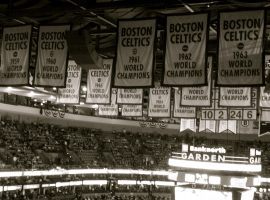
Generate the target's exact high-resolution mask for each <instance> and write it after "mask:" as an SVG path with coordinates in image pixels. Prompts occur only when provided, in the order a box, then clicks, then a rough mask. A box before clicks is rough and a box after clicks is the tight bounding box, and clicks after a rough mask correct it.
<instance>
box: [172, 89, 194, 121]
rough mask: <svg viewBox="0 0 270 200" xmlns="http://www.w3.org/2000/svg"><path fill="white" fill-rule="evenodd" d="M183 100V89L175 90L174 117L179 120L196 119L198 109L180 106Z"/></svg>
mask: <svg viewBox="0 0 270 200" xmlns="http://www.w3.org/2000/svg"><path fill="white" fill-rule="evenodd" d="M180 99H181V89H179V88H175V89H174V107H173V117H177V118H196V108H195V107H187V106H180Z"/></svg>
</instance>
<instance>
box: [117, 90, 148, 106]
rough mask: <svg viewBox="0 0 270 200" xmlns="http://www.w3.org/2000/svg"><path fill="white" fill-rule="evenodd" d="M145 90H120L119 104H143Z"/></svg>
mask: <svg viewBox="0 0 270 200" xmlns="http://www.w3.org/2000/svg"><path fill="white" fill-rule="evenodd" d="M142 101H143V89H118V91H117V103H118V104H142Z"/></svg>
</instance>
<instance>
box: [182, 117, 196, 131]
mask: <svg viewBox="0 0 270 200" xmlns="http://www.w3.org/2000/svg"><path fill="white" fill-rule="evenodd" d="M185 130H191V131H193V132H194V133H196V119H185V118H181V121H180V132H183V131H185Z"/></svg>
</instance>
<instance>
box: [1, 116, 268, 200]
mask: <svg viewBox="0 0 270 200" xmlns="http://www.w3.org/2000/svg"><path fill="white" fill-rule="evenodd" d="M0 132H1V137H0V170H1V169H2V170H7V169H8V170H12V169H14V170H15V169H16V170H18V169H19V170H25V169H52V168H57V167H61V168H65V169H68V168H113V169H114V168H126V169H147V170H166V169H168V165H167V162H168V158H169V157H170V156H171V152H174V151H180V150H181V144H182V143H188V144H193V145H205V146H210V147H211V146H213V147H217V146H223V147H225V148H226V149H227V153H230V154H231V155H241V153H243V152H245V153H246V151H248V149H249V148H250V147H259V148H261V149H262V152H263V155H262V161H263V166H264V167H263V173H265V174H268V175H269V174H270V171H269V169H268V168H267V166H269V163H268V160H269V158H270V155H268V154H269V151H268V150H269V148H270V145H269V144H268V143H263V142H260V141H252V142H245V141H224V140H210V139H206V138H204V137H194V136H192V137H191V136H190V135H189V134H185V135H181V136H180V135H179V136H176V135H161V134H144V133H137V134H134V133H129V132H126V131H123V132H116V131H111V132H103V131H101V130H98V129H86V128H74V127H61V126H55V125H50V124H39V123H31V124H26V123H20V122H16V121H7V120H2V121H0ZM77 178H79V179H80V180H81V178H82V177H77ZM84 178H87V177H84ZM91 178H93V177H91ZM95 178H96V179H97V178H101V179H102V178H105V179H107V178H108V177H102V175H99V177H95ZM133 178H134V177H133ZM135 178H137V179H140V178H141V177H135ZM36 179H37V180H35V178H29V179H28V178H18V179H0V185H6V184H8V185H16V184H25V183H33V182H34V183H39V182H43V183H44V182H46V180H45V179H43V178H41V180H39V179H40V177H37V178H36ZM71 179H72V180H74V179H75V180H76V177H71ZM50 181H52V180H50ZM55 182H56V181H55ZM121 187H122V186H121ZM121 187H118V188H115V189H114V190H113V192H111V190H109V191H108V190H107V189H104V188H103V189H102V187H98V188H94V189H93V187H91V188H86V189H85V188H83V186H81V187H80V190H78V189H77V187H76V188H75V187H67V188H64V187H63V188H53V189H48V190H42V191H40V190H38V191H37V190H25V191H21V190H19V191H13V192H2V193H0V199H13V200H17V199H22V200H23V199H27V200H32V199H40V200H46V199H72V200H74V199H82V200H89V199H90V200H106V199H115V200H170V198H171V197H170V196H162V195H161V194H167V193H171V191H161V190H160V189H159V191H158V194H160V195H156V196H155V195H154V193H155V191H154V190H156V188H155V189H153V191H152V189H151V188H149V187H147V188H136V187H133V186H131V187H128V188H125V187H124V186H123V187H124V188H121ZM145 189H146V190H145ZM149 191H151V192H149ZM88 193H90V194H91V195H90V194H89V195H87V194H88ZM93 194H95V195H93ZM1 195H2V196H1ZM256 198H257V199H263V198H264V199H265V196H263V198H261V197H260V196H259V197H258V196H256Z"/></svg>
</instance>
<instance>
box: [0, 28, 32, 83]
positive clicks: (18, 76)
mask: <svg viewBox="0 0 270 200" xmlns="http://www.w3.org/2000/svg"><path fill="white" fill-rule="evenodd" d="M31 33H32V26H30V25H27V26H16V27H6V28H4V31H3V37H2V48H1V68H0V85H2V86H15V85H17V86H19V85H21V86H22V85H29V83H28V79H29V78H28V77H29V74H28V69H29V57H30V55H29V54H30V49H31V48H30V41H31Z"/></svg>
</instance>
